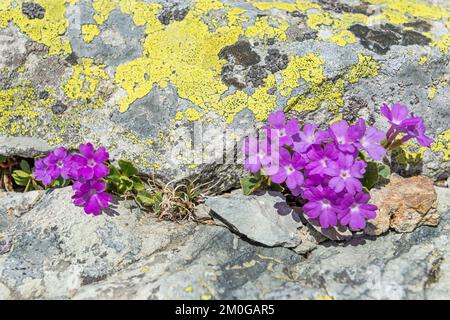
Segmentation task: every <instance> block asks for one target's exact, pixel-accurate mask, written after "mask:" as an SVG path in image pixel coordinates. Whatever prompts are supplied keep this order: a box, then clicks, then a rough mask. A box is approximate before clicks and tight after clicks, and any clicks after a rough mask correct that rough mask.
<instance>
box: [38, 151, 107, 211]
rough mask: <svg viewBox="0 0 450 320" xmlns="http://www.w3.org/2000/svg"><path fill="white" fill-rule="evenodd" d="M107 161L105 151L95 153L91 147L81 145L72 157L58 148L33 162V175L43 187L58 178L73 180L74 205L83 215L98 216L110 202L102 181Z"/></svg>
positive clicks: (105, 174)
mask: <svg viewBox="0 0 450 320" xmlns="http://www.w3.org/2000/svg"><path fill="white" fill-rule="evenodd" d="M108 160H109V154H108V152H106V149H105V148H104V147H101V148H98V150H95V149H94V146H93V145H92V144H91V143H87V144H81V145H80V147H79V148H78V152H74V153H69V152H68V151H67V150H66V149H65V148H63V147H61V148H58V149H56V150H54V151H53V152H50V153H49V154H48V155H47V156H46V157H45V158H40V159H38V160H36V162H35V168H34V170H33V175H34V177H35V179H36V180H39V181H42V184H43V185H44V186H48V185H50V184H52V182H53V181H55V180H57V179H60V178H62V179H64V180H72V181H73V182H74V183H73V185H72V188H73V190H74V191H75V194H74V195H73V196H72V199H73V203H74V204H75V205H76V206H81V207H83V208H84V212H86V214H93V215H99V214H100V213H101V212H102V210H103V209H104V208H106V207H108V206H109V203H110V202H111V201H112V198H111V195H110V194H108V193H106V192H105V191H106V183H105V182H103V181H102V179H104V178H105V177H106V176H107V175H108V173H109V168H108V166H107V165H106V164H105V162H107V161H108Z"/></svg>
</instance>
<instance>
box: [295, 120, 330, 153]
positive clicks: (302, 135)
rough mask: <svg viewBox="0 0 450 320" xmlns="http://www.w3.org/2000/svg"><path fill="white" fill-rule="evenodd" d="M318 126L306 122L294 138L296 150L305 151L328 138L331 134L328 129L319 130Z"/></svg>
mask: <svg viewBox="0 0 450 320" xmlns="http://www.w3.org/2000/svg"><path fill="white" fill-rule="evenodd" d="M317 128H318V126H316V125H313V124H309V123H306V124H305V125H304V127H303V129H302V130H300V131H299V132H298V135H297V136H296V139H294V150H295V151H297V152H299V153H303V152H306V151H308V150H309V148H310V147H311V146H313V145H317V144H321V143H322V142H324V141H326V140H328V139H329V138H330V135H329V134H328V132H327V131H323V130H317Z"/></svg>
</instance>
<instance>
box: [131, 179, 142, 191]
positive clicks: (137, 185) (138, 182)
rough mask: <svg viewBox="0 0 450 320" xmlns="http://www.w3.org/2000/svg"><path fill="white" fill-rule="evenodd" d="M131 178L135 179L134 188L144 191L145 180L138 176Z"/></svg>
mask: <svg viewBox="0 0 450 320" xmlns="http://www.w3.org/2000/svg"><path fill="white" fill-rule="evenodd" d="M131 180H132V181H133V190H135V191H138V192H139V191H144V190H145V185H144V182H142V180H141V179H140V178H138V177H132V178H131Z"/></svg>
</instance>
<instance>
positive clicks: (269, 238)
mask: <svg viewBox="0 0 450 320" xmlns="http://www.w3.org/2000/svg"><path fill="white" fill-rule="evenodd" d="M205 204H206V205H207V206H208V207H210V208H211V210H212V212H213V213H214V214H215V215H216V216H217V217H218V218H219V219H220V220H222V221H223V222H224V223H225V224H226V225H228V226H229V227H230V228H231V229H232V230H235V231H236V232H238V233H239V234H241V235H244V236H246V237H247V238H248V239H250V240H252V241H255V242H257V243H260V244H263V245H266V246H270V247H275V246H284V247H287V248H293V247H296V246H298V245H299V244H300V238H299V236H298V235H299V234H298V232H297V229H298V228H299V227H300V226H302V222H301V221H300V216H299V215H298V213H297V212H295V211H294V210H293V209H292V208H290V207H289V206H288V205H287V203H286V199H285V198H284V197H283V195H282V194H281V193H278V192H270V193H269V192H265V193H261V194H257V195H251V196H246V195H244V194H243V193H242V190H236V191H234V192H232V193H230V194H226V195H223V196H217V197H210V198H207V199H206V201H205Z"/></svg>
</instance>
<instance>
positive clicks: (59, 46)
mask: <svg viewBox="0 0 450 320" xmlns="http://www.w3.org/2000/svg"><path fill="white" fill-rule="evenodd" d="M36 2H37V3H38V4H39V5H41V6H42V7H43V8H44V9H45V15H44V17H43V18H42V19H29V18H28V17H27V16H25V15H24V14H23V13H22V5H21V4H16V2H15V1H12V0H2V6H1V7H0V16H1V17H2V18H1V19H0V27H2V28H4V27H6V26H7V23H8V22H9V21H12V22H13V23H14V24H16V25H17V26H18V27H19V29H20V30H21V31H22V32H23V33H25V34H26V35H28V36H29V37H30V38H31V39H32V40H34V41H36V42H39V43H42V44H44V45H46V46H48V48H49V54H51V55H54V54H67V53H70V52H72V49H71V47H70V43H69V41H68V40H67V39H63V38H62V37H61V35H63V34H64V33H65V32H66V30H67V25H68V22H67V19H66V17H65V13H66V10H67V9H66V6H67V5H73V4H75V3H76V2H78V0H36Z"/></svg>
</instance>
